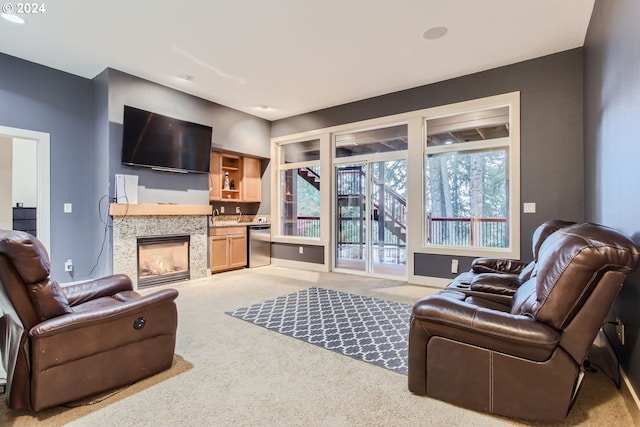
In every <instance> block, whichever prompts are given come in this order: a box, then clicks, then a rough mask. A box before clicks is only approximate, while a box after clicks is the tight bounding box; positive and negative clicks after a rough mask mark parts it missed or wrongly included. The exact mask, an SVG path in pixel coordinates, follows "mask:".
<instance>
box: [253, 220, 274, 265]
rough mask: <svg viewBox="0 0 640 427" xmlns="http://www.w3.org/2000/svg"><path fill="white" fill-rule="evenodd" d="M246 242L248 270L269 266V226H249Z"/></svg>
mask: <svg viewBox="0 0 640 427" xmlns="http://www.w3.org/2000/svg"><path fill="white" fill-rule="evenodd" d="M248 242H249V243H248V245H249V248H248V249H249V251H248V255H249V256H248V259H249V263H248V267H249V268H253V267H260V266H263V265H269V264H271V226H270V225H264V224H261V225H250V226H249V239H248Z"/></svg>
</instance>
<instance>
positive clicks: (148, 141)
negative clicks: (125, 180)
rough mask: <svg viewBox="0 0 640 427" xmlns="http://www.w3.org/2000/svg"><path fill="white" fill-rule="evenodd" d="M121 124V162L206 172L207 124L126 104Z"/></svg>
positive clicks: (208, 145)
mask: <svg viewBox="0 0 640 427" xmlns="http://www.w3.org/2000/svg"><path fill="white" fill-rule="evenodd" d="M122 125H123V128H124V129H123V132H122V163H124V164H126V165H132V166H143V167H149V168H153V169H156V170H166V171H171V172H185V173H186V172H195V173H208V172H209V159H210V155H211V138H212V135H213V129H212V128H211V127H210V126H205V125H200V124H197V123H191V122H187V121H184V120H178V119H174V118H172V117H167V116H163V115H160V114H157V113H152V112H150V111H145V110H141V109H139V108H134V107H130V106H128V105H125V106H124V118H123V122H122Z"/></svg>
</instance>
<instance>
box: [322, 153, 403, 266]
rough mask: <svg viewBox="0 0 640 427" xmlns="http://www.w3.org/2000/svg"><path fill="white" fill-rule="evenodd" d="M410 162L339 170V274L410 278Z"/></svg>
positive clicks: (340, 167)
mask: <svg viewBox="0 0 640 427" xmlns="http://www.w3.org/2000/svg"><path fill="white" fill-rule="evenodd" d="M406 170H407V168H406V160H405V159H396V160H384V161H363V162H358V163H347V164H340V165H336V167H335V183H336V188H335V195H336V196H335V207H336V212H335V215H336V221H335V224H336V225H335V232H336V235H335V251H334V252H335V260H334V266H335V269H337V270H340V269H345V270H352V271H359V272H364V273H370V274H375V275H382V276H396V277H405V276H406V264H407V260H406V241H407V239H406V236H407V222H406V219H407V218H406V208H407V200H406Z"/></svg>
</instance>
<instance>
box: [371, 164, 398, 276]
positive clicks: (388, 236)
mask: <svg viewBox="0 0 640 427" xmlns="http://www.w3.org/2000/svg"><path fill="white" fill-rule="evenodd" d="M406 176H407V162H406V160H390V161H385V162H376V163H371V210H372V212H373V220H372V221H371V249H372V251H373V253H372V254H371V262H372V265H371V268H372V271H373V272H374V273H377V274H385V275H393V276H405V275H406V264H407V188H406Z"/></svg>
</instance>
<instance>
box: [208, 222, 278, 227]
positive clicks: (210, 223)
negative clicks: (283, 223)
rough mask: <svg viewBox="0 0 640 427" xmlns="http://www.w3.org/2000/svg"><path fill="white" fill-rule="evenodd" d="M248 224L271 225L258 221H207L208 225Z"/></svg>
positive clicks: (231, 225)
mask: <svg viewBox="0 0 640 427" xmlns="http://www.w3.org/2000/svg"><path fill="white" fill-rule="evenodd" d="M248 225H271V223H270V222H258V221H240V222H238V221H209V227H238V226H248Z"/></svg>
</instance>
